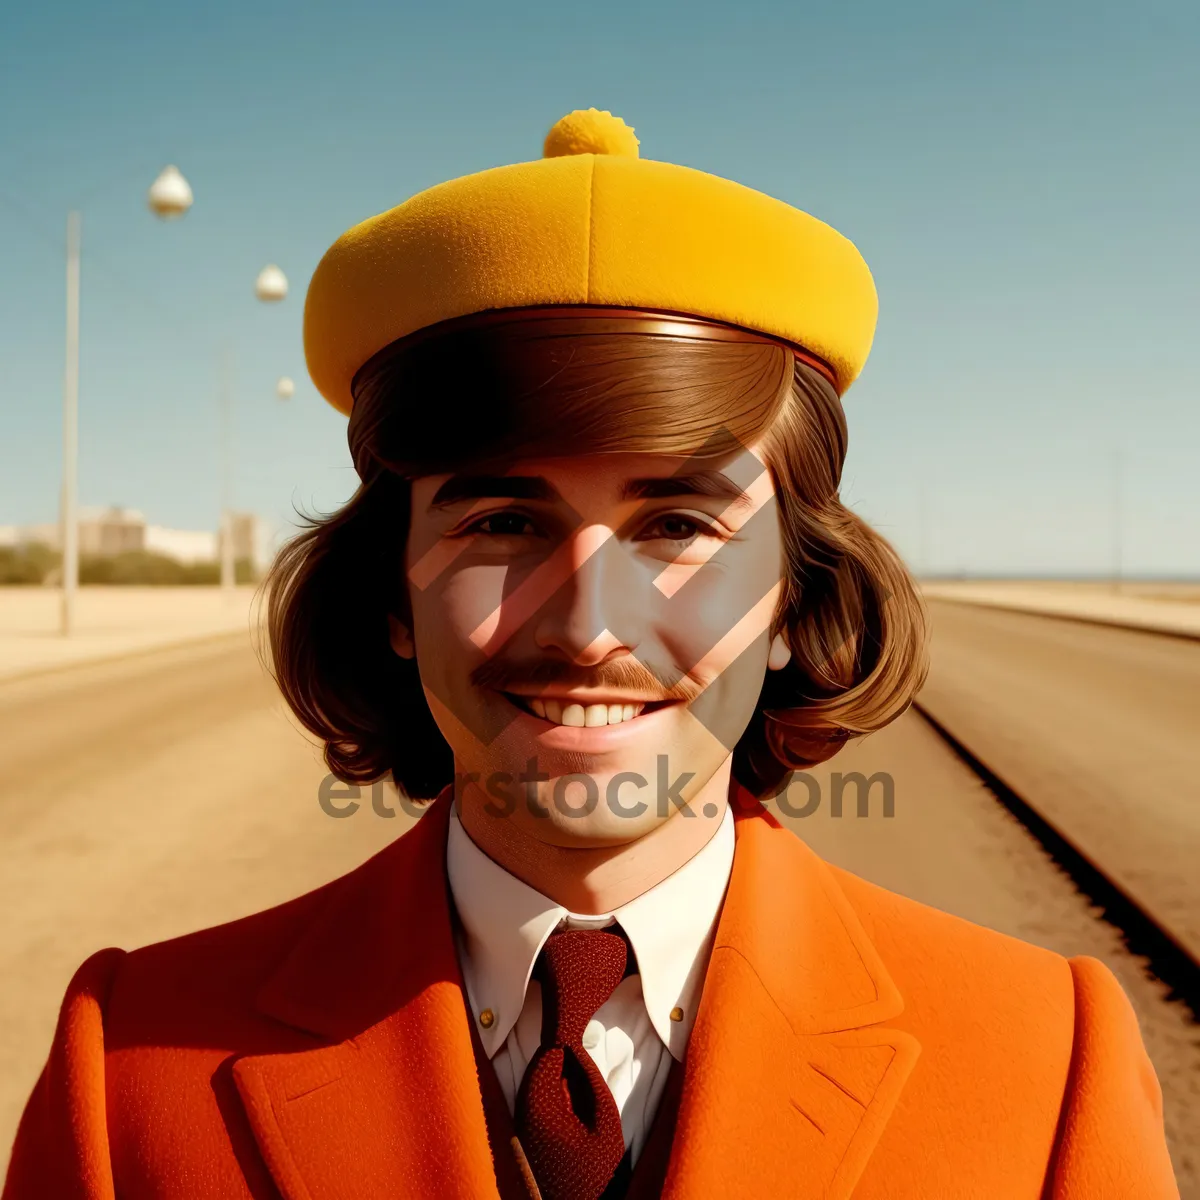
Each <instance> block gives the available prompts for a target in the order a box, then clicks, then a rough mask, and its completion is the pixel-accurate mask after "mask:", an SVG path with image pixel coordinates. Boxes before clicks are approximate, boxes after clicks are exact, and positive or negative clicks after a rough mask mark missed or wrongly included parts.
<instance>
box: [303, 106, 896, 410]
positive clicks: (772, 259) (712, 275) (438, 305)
mask: <svg viewBox="0 0 1200 1200" xmlns="http://www.w3.org/2000/svg"><path fill="white" fill-rule="evenodd" d="M638 144H639V143H638V139H637V138H636V137H634V134H633V130H632V129H631V128H630V127H629V126H627V125H626V124H625V122H624V121H622V120H621V118H620V117H614V116H612V114H610V113H608V112H597V111H596V109H594V108H592V109H587V110H579V111H576V112H573V113H570V114H569V115H567V116H565V117H563V119H562V120H561V121H559V122H558V123H557V124H556V125H555V126H554V128H553V129H551V130H550V133H549V134H548V135H547V137H546V141H545V146H544V153H543V157H542V158H540V159H536V160H534V161H533V162H524V163H516V164H514V165H512V166H506V167H494V168H492V169H491V170H487V171H480V172H478V173H476V174H474V175H464V176H462V177H461V178H458V179H451V180H450V181H448V182H447V183H441V184H437V185H436V186H434V187H431V188H428V189H427V190H426V191H423V192H419V193H418V194H417V195H415V196H413V197H411V198H410V199H408V200H406V201H405V202H404V203H403V204H400V205H397V206H396V207H395V208H392V209H389V210H388V211H387V212H385V213H381V214H380V215H379V216H377V217H372V218H371V219H370V220H367V221H363V222H362V224H360V225H355V226H354V228H353V229H350V230H348V231H347V232H346V233H344V234H342V236H341V237H340V238H338V240H337V241H336V242H335V243H334V244H333V245H332V246H331V247H330V249H329V250H328V251H327V252H326V254H325V256H324V258H322V259H321V262H320V263H319V264H318V266H317V269H316V271H315V272H314V273H313V277H312V281H311V283H310V284H309V287H308V297H307V300H306V301H305V306H304V352H305V356H306V358H307V361H308V370H309V374H310V375H311V376H312V379H313V382H314V383H315V384H316V386H317V389H318V390H319V391H320V393H321V394H322V395H323V396H324V397H325V399H326V400H328V401H329V402H330V404H332V405H333V406H334V408H336V409H338V410H340V411H341V412H344V413H349V412H350V410H351V407H352V405H353V402H354V401H353V396H352V394H351V390H350V389H351V381H352V380H353V379H354V376H355V373H356V372H357V371H358V370H359V368H360V367H361V366H362V365H363V364H364V363H365V362H367V360H368V359H370V358H371V357H372V356H373V355H375V354H376V353H378V352H379V351H380V350H382V349H383V348H384V347H385V346H387V345H390V344H391V343H392V342H394V341H396V340H397V339H399V338H402V337H405V336H407V335H409V334H411V333H415V332H416V331H417V330H420V329H424V328H426V327H427V326H430V325H435V324H437V323H438V322H441V321H446V320H450V319H452V318H455V317H465V316H468V315H471V314H474V313H481V312H485V311H487V310H491V309H505V308H523V307H528V306H537V305H556V304H565V305H581V304H583V305H607V306H616V307H621V308H637V309H653V310H662V311H666V312H675V313H687V314H691V315H694V316H697V317H705V318H709V319H711V320H716V321H724V322H727V323H729V324H732V325H738V326H742V327H743V328H747V329H752V330H756V331H758V332H760V333H765V334H769V335H771V336H772V337H778V338H782V339H784V340H786V341H788V342H791V343H794V344H797V345H799V346H801V347H803V348H804V349H807V350H808V351H810V352H811V353H812V354H815V355H817V356H818V357H819V358H822V359H824V360H825V361H826V362H827V363H828V364H829V365H830V367H832V369H833V372H834V376H835V379H836V385H837V390H838V392H839V393H842V392H845V390H846V389H847V388H848V387H849V386H850V384H851V383H852V382H853V381H854V380H855V379H856V378H857V376H858V374H859V372H860V371H861V370H862V367H863V364H864V363H865V362H866V359H867V354H868V353H869V351H870V349H871V340H872V338H873V337H874V334H875V319H876V315H877V312H878V301H877V298H876V294H875V284H874V282H873V281H872V279H871V272H870V271H869V270H868V268H867V264H866V263H865V262H864V261H863V258H862V256H861V255H860V254H859V252H858V250H857V249H856V248H855V247H854V244H853V243H852V242H850V241H849V240H847V239H846V238H845V237H843V236H842V235H841V234H840V233H838V232H837V231H836V230H835V229H832V228H831V227H830V226H828V225H826V224H824V222H822V221H818V220H817V219H816V218H815V217H812V216H810V215H809V214H808V213H805V212H801V211H800V210H799V209H796V208H793V207H791V206H790V205H788V204H784V203H783V202H782V201H781V200H775V199H773V198H772V197H770V196H767V195H764V194H763V193H762V192H756V191H754V190H753V189H752V188H748V187H745V186H743V185H742V184H740V183H734V182H732V181H731V180H728V179H722V178H721V177H720V176H717V175H710V174H708V173H706V172H704V171H697V170H693V169H692V168H690V167H681V166H677V165H676V164H674V163H666V162H655V161H652V160H650V159H644V158H639V157H638Z"/></svg>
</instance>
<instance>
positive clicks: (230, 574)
mask: <svg viewBox="0 0 1200 1200" xmlns="http://www.w3.org/2000/svg"><path fill="white" fill-rule="evenodd" d="M287 293H288V282H287V276H286V275H284V273H283V272H282V271H281V270H280V269H279V268H278V267H277V266H275V264H274V263H269V264H268V265H267V266H265V267H263V269H262V270H261V271H259V273H258V277H257V278H256V279H255V281H254V294H255V295H256V296H257V297H258V298H259V300H261V301H263V303H265V304H274V303H278V302H279V301H280V300H284V299H286V298H287ZM282 382H283V381H282V380H280V383H282ZM288 382H289V383H290V382H291V381H290V380H289V381H288ZM276 390H277V391H279V384H277V385H276ZM279 394H280V395H281V396H282V395H283V393H282V392H281V391H279ZM289 394H290V393H289ZM233 543H234V515H233V359H232V355H231V354H230V352H229V351H228V350H227V351H226V353H225V356H224V361H223V363H222V365H221V533H220V544H221V590H222V591H223V592H224V593H225V595H226V597H227V598H230V599H232V597H233V595H234V586H235V584H236V578H235V576H236V562H235V556H234V544H233Z"/></svg>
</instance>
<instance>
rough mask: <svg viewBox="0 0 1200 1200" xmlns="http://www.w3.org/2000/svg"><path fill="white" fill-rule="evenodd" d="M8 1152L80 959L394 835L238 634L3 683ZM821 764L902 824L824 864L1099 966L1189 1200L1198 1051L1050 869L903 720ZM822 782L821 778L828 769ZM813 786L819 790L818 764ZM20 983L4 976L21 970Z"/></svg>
mask: <svg viewBox="0 0 1200 1200" xmlns="http://www.w3.org/2000/svg"><path fill="white" fill-rule="evenodd" d="M0 729H3V730H4V738H3V741H2V742H0V905H2V906H3V908H2V911H4V912H5V913H6V914H8V915H9V916H8V919H7V921H6V922H4V923H0V979H3V980H4V981H5V982H4V987H3V988H2V989H0V1145H2V1146H4V1147H5V1149H4V1150H0V1162H3V1161H4V1160H5V1157H6V1154H7V1149H6V1148H7V1146H8V1145H9V1143H10V1142H11V1138H12V1133H13V1131H14V1129H15V1125H16V1120H17V1117H18V1115H19V1112H20V1108H21V1106H22V1105H23V1103H24V1100H25V1098H26V1096H27V1094H28V1091H29V1088H30V1087H31V1086H32V1084H33V1081H34V1079H35V1078H36V1075H37V1072H38V1070H39V1069H40V1067H41V1063H42V1061H43V1058H44V1056H45V1052H46V1048H47V1047H48V1045H49V1042H50V1038H51V1035H52V1032H53V1027H54V1021H55V1016H56V1011H57V1005H58V1002H59V1000H60V999H61V996H62V992H63V989H64V988H65V986H66V983H67V980H68V979H69V977H70V975H71V973H72V971H73V970H74V968H75V967H76V966H77V965H78V964H79V963H80V962H81V961H82V960H83V959H84V958H85V957H86V956H87V955H88V954H89V953H91V952H92V951H93V950H95V949H98V948H99V947H101V946H107V945H119V946H124V947H126V948H132V947H134V946H138V945H142V944H145V943H147V942H151V941H156V940H159V939H161V938H166V937H170V936H173V935H175V934H179V933H182V932H185V931H187V930H191V929H196V928H201V927H203V926H206V925H211V924H215V923H218V922H220V921H225V920H229V919H232V918H234V917H237V916H241V915H243V914H246V913H250V912H254V911H257V910H259V909H262V908H265V907H268V906H269V905H271V904H274V903H278V902H279V901H281V900H284V899H286V898H289V897H291V896H294V895H297V894H299V893H301V892H303V891H305V890H308V889H310V888H312V887H315V886H318V885H319V884H321V883H323V882H325V881H326V880H328V879H331V878H334V877H336V876H337V875H340V874H342V873H344V872H345V871H347V870H349V869H350V868H351V867H353V866H354V865H355V864H357V863H358V862H361V861H362V860H363V859H365V858H366V857H367V856H369V855H370V854H371V853H373V852H374V851H375V850H376V849H378V848H379V847H381V846H382V845H384V844H385V843H386V842H387V841H389V840H390V839H391V838H393V837H394V836H396V835H397V834H398V833H399V832H401V830H402V828H403V827H404V825H405V824H406V818H404V817H403V816H401V817H398V818H396V819H394V820H384V819H381V818H379V817H376V816H374V815H373V814H372V812H371V810H370V808H369V806H364V807H363V808H361V809H360V810H359V812H358V813H357V814H356V815H355V816H354V817H351V818H348V819H346V820H342V821H334V820H331V819H330V818H328V817H326V816H324V815H323V814H322V813H321V811H320V809H319V807H318V805H317V803H316V794H317V787H318V784H319V781H320V780H321V778H322V777H323V776H324V774H325V768H324V765H323V763H322V762H321V760H320V755H319V751H318V750H317V749H316V748H314V747H313V746H312V745H311V744H310V743H309V742H308V741H307V740H306V739H305V738H304V737H303V736H302V735H301V734H300V733H299V731H298V730H297V729H296V728H295V727H294V726H293V725H292V723H291V721H290V719H289V717H288V716H287V715H286V713H285V711H284V710H283V708H282V706H281V704H280V702H279V701H278V699H277V698H276V694H275V691H274V687H273V684H272V683H271V682H270V680H269V679H267V678H265V677H264V675H263V673H262V670H261V668H260V666H259V664H258V662H257V660H256V659H255V658H254V657H253V655H252V653H251V651H250V649H249V647H248V644H247V643H245V642H244V641H243V640H242V639H240V638H238V639H231V640H230V642H229V643H228V644H227V645H224V646H213V645H205V646H194V647H191V648H184V649H178V650H173V651H164V652H160V653H156V654H154V655H147V656H144V657H141V658H138V659H131V660H129V661H128V662H126V663H118V664H106V665H104V666H94V667H90V668H79V669H73V670H71V671H69V672H62V673H58V674H56V675H53V676H46V677H44V678H42V679H37V680H26V681H23V682H20V683H10V684H8V685H5V686H0ZM831 768H836V769H840V770H842V771H848V770H852V769H856V768H857V769H859V770H863V771H865V772H866V773H867V774H868V775H869V774H872V773H873V772H874V771H876V770H884V771H887V772H889V773H890V774H891V775H892V776H893V779H894V781H895V816H894V817H893V818H890V819H889V818H885V817H883V816H882V815H878V814H879V813H880V810H879V808H878V807H877V806H876V807H875V808H874V810H873V811H874V813H875V814H876V815H873V816H868V817H867V818H864V819H860V818H858V817H857V816H855V815H854V813H855V807H854V804H853V801H852V800H850V801H849V802H848V803H847V805H846V808H845V810H844V814H845V815H844V816H843V817H842V818H841V819H837V820H835V819H832V818H831V817H830V816H829V809H828V803H827V802H826V803H823V804H822V806H821V808H820V809H819V810H818V812H817V814H816V815H814V816H813V817H812V818H809V819H807V820H805V821H801V822H795V824H796V826H797V829H798V832H800V833H801V834H802V836H804V837H805V838H806V839H808V840H809V841H810V842H811V843H812V844H813V845H814V846H815V847H816V849H817V850H818V851H819V852H821V853H823V854H825V855H826V856H827V857H828V858H830V859H832V860H833V861H836V862H839V863H841V864H842V865H845V866H847V867H849V868H850V869H851V870H856V871H858V872H859V873H860V874H863V875H865V876H867V877H869V878H872V879H875V880H876V881H877V882H879V883H881V884H883V885H884V886H887V887H892V888H895V889H896V890H898V891H901V892H905V893H907V894H909V895H912V896H913V897H915V898H916V899H918V900H921V901H923V902H925V903H930V904H933V905H936V906H938V907H941V908H944V909H947V910H949V911H952V912H956V913H958V914H960V915H962V916H965V917H967V918H969V919H972V920H976V921H979V922H981V923H983V924H986V925H990V926H992V927H994V928H997V929H1000V930H1002V931H1004V932H1008V933H1012V934H1015V935H1016V936H1018V937H1024V938H1027V939H1028V940H1031V941H1035V942H1039V943H1040V944H1043V945H1046V946H1049V947H1051V948H1053V949H1055V950H1058V951H1060V952H1062V953H1066V954H1077V953H1086V954H1094V955H1095V956H1096V957H1098V958H1101V959H1103V960H1104V961H1105V962H1107V963H1109V964H1110V965H1111V966H1112V967H1113V969H1114V971H1116V973H1117V975H1118V977H1119V978H1120V979H1121V982H1122V983H1123V985H1124V986H1125V988H1126V989H1127V991H1128V993H1129V995H1130V997H1131V999H1132V1001H1133V1003H1134V1006H1135V1008H1136V1009H1137V1011H1138V1015H1139V1019H1140V1021H1141V1023H1142V1028H1143V1031H1144V1034H1145V1037H1146V1041H1147V1045H1148V1047H1149V1049H1150V1053H1151V1056H1152V1058H1153V1059H1154V1062H1155V1066H1156V1068H1157V1070H1158V1072H1159V1075H1160V1078H1161V1079H1162V1082H1163V1087H1164V1093H1165V1096H1166V1104H1167V1119H1168V1125H1169V1132H1170V1136H1171V1140H1172V1147H1173V1153H1174V1155H1175V1160H1176V1164H1177V1170H1178V1172H1179V1174H1180V1179H1181V1186H1182V1188H1183V1194H1184V1196H1185V1197H1191V1198H1195V1200H1200V1166H1198V1164H1197V1163H1196V1161H1195V1158H1196V1156H1197V1154H1198V1153H1200V1138H1198V1137H1197V1135H1196V1128H1197V1126H1198V1125H1200V1095H1198V1094H1197V1093H1198V1091H1200V1045H1198V1044H1197V1043H1198V1041H1200V1038H1198V1036H1197V1029H1196V1027H1195V1026H1194V1025H1190V1024H1189V1023H1188V1019H1187V1013H1186V1012H1185V1010H1184V1009H1183V1008H1182V1006H1180V1005H1179V1004H1173V1003H1170V1002H1168V1001H1167V1000H1166V999H1165V997H1164V989H1163V988H1162V987H1161V985H1157V984H1155V983H1154V982H1152V981H1151V980H1149V979H1147V978H1146V977H1145V974H1144V973H1143V970H1142V968H1141V964H1140V961H1139V960H1137V959H1135V958H1134V957H1133V956H1131V955H1130V954H1129V953H1128V952H1127V951H1126V950H1125V949H1124V948H1123V946H1122V944H1121V941H1120V938H1119V936H1118V935H1117V933H1116V932H1115V931H1114V930H1112V929H1111V928H1110V927H1109V926H1107V925H1105V924H1104V923H1103V922H1101V921H1100V920H1099V919H1098V918H1097V915H1096V914H1095V913H1093V912H1092V911H1091V910H1090V908H1089V906H1088V903H1087V901H1086V900H1085V899H1084V898H1083V897H1081V896H1080V895H1079V894H1078V893H1077V892H1076V891H1075V889H1074V888H1073V887H1072V885H1071V883H1070V881H1069V880H1068V879H1066V878H1065V877H1064V876H1063V875H1062V874H1061V873H1060V872H1059V871H1058V869H1057V868H1056V867H1055V866H1054V865H1053V863H1051V862H1050V860H1049V859H1048V857H1047V856H1046V855H1045V853H1044V852H1043V851H1042V850H1041V849H1040V847H1039V846H1038V844H1037V843H1036V842H1035V841H1034V839H1033V838H1032V837H1031V836H1030V835H1029V834H1028V833H1026V832H1025V830H1024V829H1023V828H1022V827H1021V826H1020V825H1018V824H1017V823H1016V822H1015V821H1014V820H1013V818H1011V817H1010V816H1009V815H1008V813H1007V811H1006V810H1004V809H1003V808H1001V807H1000V806H999V805H997V804H996V802H995V801H994V800H993V799H992V798H991V797H990V795H989V794H988V793H987V792H986V791H985V790H984V788H983V787H982V786H981V785H980V784H979V782H978V781H977V779H976V778H975V777H974V776H973V775H972V774H971V772H970V771H968V770H967V769H966V768H965V767H964V766H963V765H962V764H961V763H960V762H959V760H958V759H957V758H956V757H955V756H954V755H953V754H952V753H951V752H949V751H948V750H947V748H946V746H945V744H944V743H943V742H942V740H941V739H940V738H939V737H938V736H937V734H936V733H934V732H933V730H932V729H931V728H930V727H929V726H928V725H927V724H926V723H925V722H924V721H923V720H922V719H921V718H920V717H919V716H917V715H916V714H915V713H911V714H908V715H906V716H905V717H904V718H902V719H901V720H900V721H898V722H897V723H896V724H895V725H894V726H892V727H891V728H889V729H888V730H885V731H883V732H882V733H880V734H877V735H875V736H874V737H872V738H869V739H867V740H866V741H865V742H863V743H861V744H859V745H856V746H853V747H850V748H848V749H847V750H846V751H844V752H843V753H842V755H839V757H838V759H836V760H835V761H834V762H833V763H832V764H831ZM817 775H818V778H819V779H820V778H822V774H821V773H820V772H818V773H817ZM823 786H824V787H825V789H826V790H825V793H824V794H825V796H826V797H827V796H828V795H829V792H828V780H827V773H826V776H825V779H824V785H823ZM13 981H17V982H16V983H14V982H13Z"/></svg>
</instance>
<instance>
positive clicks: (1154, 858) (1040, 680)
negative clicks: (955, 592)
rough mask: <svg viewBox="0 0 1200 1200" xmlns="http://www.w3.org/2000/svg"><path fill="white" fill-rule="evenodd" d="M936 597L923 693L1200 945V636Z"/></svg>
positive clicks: (1091, 852)
mask: <svg viewBox="0 0 1200 1200" xmlns="http://www.w3.org/2000/svg"><path fill="white" fill-rule="evenodd" d="M930 611H931V616H932V619H933V664H932V669H931V672H930V677H929V681H928V683H927V685H926V687H925V689H924V691H923V692H922V694H921V697H920V700H921V703H922V704H923V705H924V706H926V708H928V710H929V711H930V712H931V714H932V715H933V717H934V718H935V719H936V720H938V721H939V722H940V723H941V724H942V725H943V726H945V727H946V728H947V729H948V730H949V732H950V733H951V734H952V735H953V736H954V737H956V738H957V739H958V740H959V741H960V742H962V743H963V744H964V745H966V746H968V747H969V748H970V750H971V752H972V753H973V754H975V755H976V756H977V757H978V758H979V759H981V760H982V761H983V762H984V763H986V764H987V766H988V767H990V768H991V769H992V771H994V772H995V773H996V774H997V775H998V776H999V777H1000V778H1001V779H1003V780H1004V781H1005V783H1007V784H1008V785H1009V786H1010V787H1011V788H1012V789H1013V790H1014V791H1015V792H1016V793H1017V794H1018V795H1019V796H1021V797H1022V798H1023V799H1025V800H1026V801H1028V802H1029V803H1030V804H1031V805H1032V806H1033V807H1034V808H1035V809H1036V810H1037V811H1038V813H1039V814H1040V815H1041V816H1043V817H1044V818H1045V819H1046V820H1048V821H1050V822H1051V823H1052V824H1053V825H1055V826H1056V827H1057V828H1058V830H1059V831H1060V832H1061V833H1062V834H1064V835H1065V836H1066V837H1067V838H1068V840H1069V841H1071V842H1072V843H1073V844H1074V845H1075V846H1076V848H1077V849H1079V850H1081V851H1082V852H1083V853H1084V854H1085V855H1086V856H1087V857H1088V858H1090V859H1091V860H1092V861H1093V862H1094V863H1096V864H1097V865H1098V866H1099V867H1100V868H1101V869H1102V870H1103V872H1104V873H1105V874H1106V875H1108V876H1109V877H1110V878H1111V879H1114V880H1115V881H1117V882H1118V883H1119V884H1120V885H1121V886H1122V887H1123V888H1124V889H1125V891H1126V892H1128V893H1129V894H1130V895H1131V896H1132V897H1133V898H1134V899H1136V900H1137V901H1138V902H1139V903H1140V904H1141V905H1142V906H1143V907H1144V908H1146V909H1147V910H1148V911H1149V912H1151V913H1152V914H1153V915H1154V917H1155V919H1156V920H1157V921H1158V922H1159V923H1160V924H1162V925H1164V926H1165V927H1166V928H1168V929H1169V930H1170V931H1171V932H1172V933H1173V935H1174V936H1175V937H1176V939H1177V940H1178V941H1180V942H1181V943H1182V944H1183V945H1185V946H1187V947H1188V948H1189V949H1190V950H1191V952H1192V954H1193V955H1194V956H1195V957H1196V958H1200V870H1198V869H1197V864H1200V642H1193V641H1190V640H1184V639H1179V638H1167V637H1162V636H1160V635H1158V634H1153V633H1144V632H1140V631H1132V630H1125V629H1114V628H1106V627H1103V626H1100V625H1085V624H1077V623H1074V622H1068V621H1056V620H1047V619H1046V618H1045V617H1040V616H1033V615H1029V614H1025V613H1015V612H1006V611H1002V610H999V609H992V608H986V609H985V608H979V607H969V606H967V605H961V604H952V603H945V602H941V601H934V602H932V603H931V605H930Z"/></svg>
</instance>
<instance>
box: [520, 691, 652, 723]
mask: <svg viewBox="0 0 1200 1200" xmlns="http://www.w3.org/2000/svg"><path fill="white" fill-rule="evenodd" d="M529 707H530V708H531V709H533V711H534V712H535V713H536V714H537V715H538V716H539V717H541V718H542V719H543V720H545V721H551V722H553V723H554V724H555V725H571V726H574V727H575V728H577V729H581V728H585V727H586V728H589V729H590V728H595V727H596V726H599V725H620V724H621V722H623V721H632V720H633V718H634V717H636V716H638V715H639V714H640V713H641V711H642V709H644V708H645V707H646V706H645V704H588V705H583V704H567V705H565V706H564V705H563V703H562V701H561V700H542V699H534V698H533V697H530V699H529Z"/></svg>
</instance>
